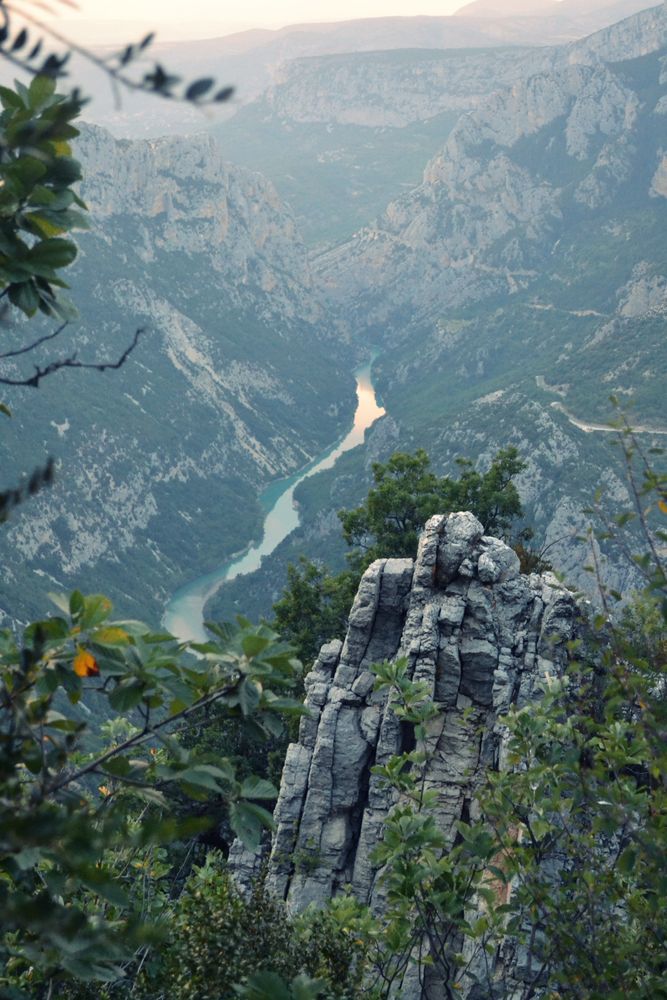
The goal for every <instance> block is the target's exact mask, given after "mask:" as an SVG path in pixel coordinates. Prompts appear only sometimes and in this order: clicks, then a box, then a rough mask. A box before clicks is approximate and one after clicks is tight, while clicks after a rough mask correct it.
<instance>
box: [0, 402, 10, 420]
mask: <svg viewBox="0 0 667 1000" xmlns="http://www.w3.org/2000/svg"><path fill="white" fill-rule="evenodd" d="M0 413H4V414H5V416H6V417H11V415H12V411H11V410H10V409H9V407H8V406H5V404H4V403H0Z"/></svg>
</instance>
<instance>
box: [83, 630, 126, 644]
mask: <svg viewBox="0 0 667 1000" xmlns="http://www.w3.org/2000/svg"><path fill="white" fill-rule="evenodd" d="M90 638H91V639H92V640H93V642H99V643H100V645H101V646H127V645H128V643H129V641H130V637H129V635H128V634H127V632H125V631H124V629H122V628H115V627H112V626H109V628H100V629H98V630H97V631H96V632H93V633H92V634H91V637H90Z"/></svg>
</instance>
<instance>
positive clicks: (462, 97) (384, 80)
mask: <svg viewBox="0 0 667 1000" xmlns="http://www.w3.org/2000/svg"><path fill="white" fill-rule="evenodd" d="M548 58H549V56H548V55H547V54H546V53H545V52H544V51H543V50H540V49H529V48H520V47H512V48H498V49H471V50H468V49H464V50H462V51H457V50H455V49H449V50H444V51H437V50H432V51H429V50H424V51H419V50H416V51H415V50H414V49H408V50H398V51H389V52H367V53H363V54H360V53H353V54H346V55H334V56H325V57H319V58H311V59H298V60H295V61H294V62H291V63H288V64H287V65H285V66H284V67H282V68H281V70H280V72H279V73H278V74H277V77H276V80H275V83H274V85H273V86H272V87H271V89H270V90H269V91H268V93H267V95H266V103H267V105H268V108H270V110H271V113H272V114H274V115H276V116H278V117H280V118H281V119H289V120H291V121H294V122H302V123H305V122H311V123H314V122H324V123H327V124H337V125H360V126H366V127H371V128H386V127H389V128H404V127H405V126H406V125H409V124H410V123H413V122H417V121H424V120H425V119H427V118H433V117H435V116H436V115H439V114H442V112H444V111H458V112H462V111H470V110H471V109H472V108H475V107H478V106H479V105H480V104H482V103H483V102H484V100H485V99H487V98H488V97H489V95H490V94H491V93H493V91H494V90H500V89H503V88H505V87H507V86H510V85H511V84H512V83H513V82H514V81H515V80H516V79H517V76H519V77H520V76H527V75H529V74H530V73H531V72H536V71H537V69H539V68H541V67H543V65H544V62H545V59H548Z"/></svg>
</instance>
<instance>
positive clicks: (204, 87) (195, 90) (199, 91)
mask: <svg viewBox="0 0 667 1000" xmlns="http://www.w3.org/2000/svg"><path fill="white" fill-rule="evenodd" d="M214 86H215V80H214V79H213V77H203V78H202V79H201V80H195V81H194V83H191V84H190V86H189V87H188V89H187V90H186V92H185V100H186V101H197V100H199V98H200V97H203V96H204V94H206V93H207V92H208V91H209V90H210V89H211V88H212V87H214Z"/></svg>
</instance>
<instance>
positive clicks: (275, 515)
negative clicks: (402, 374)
mask: <svg viewBox="0 0 667 1000" xmlns="http://www.w3.org/2000/svg"><path fill="white" fill-rule="evenodd" d="M371 364H372V362H371V361H369V362H367V363H366V364H365V365H362V366H361V367H360V368H358V369H357V370H356V371H355V373H354V374H355V378H356V380H357V408H356V410H355V414H354V423H353V425H352V428H351V429H350V430H349V431H348V433H347V434H346V435H345V437H344V438H342V440H340V441H339V442H338V444H335V445H333V446H332V447H331V448H329V449H328V450H327V451H325V452H324V453H323V454H322V455H320V456H319V457H318V458H315V459H313V461H312V462H310V463H309V464H308V465H306V466H305V467H304V468H303V469H301V470H300V471H299V472H297V473H296V474H295V475H294V476H291V477H290V478H289V479H280V480H277V481H276V482H275V483H271V484H270V485H269V486H267V488H266V489H265V490H264V491H263V493H261V494H260V497H259V501H260V503H261V505H262V509H263V510H264V511H266V517H265V518H264V531H263V535H262V539H261V541H260V542H258V543H255V544H253V545H251V546H250V547H249V548H248V549H247V550H246V551H245V552H244V553H243V554H242V555H238V556H235V557H234V558H232V559H231V560H230V561H229V562H226V563H224V564H223V565H222V566H219V567H218V568H217V569H214V570H213V571H212V572H211V573H207V574H206V575H205V576H200V577H198V579H196V580H193V581H192V583H188V584H186V585H185V586H183V587H181V588H180V590H177V591H176V593H175V594H174V595H173V597H172V598H171V600H170V601H169V603H168V604H167V606H166V608H165V613H164V617H163V620H162V623H163V625H164V626H165V628H166V629H167V631H168V632H170V633H171V634H172V635H175V636H176V637H177V638H178V639H180V640H181V641H183V642H186V641H193V642H205V641H206V638H207V636H206V633H205V630H204V608H205V605H206V603H207V601H209V600H210V599H211V598H212V597H213V595H214V594H215V593H216V592H217V591H218V590H219V589H220V587H222V585H223V583H226V582H227V581H228V580H234V579H236V577H237V576H244V575H245V574H247V573H254V572H255V570H257V569H259V567H260V564H261V562H262V559H263V558H264V556H268V555H270V554H271V553H272V552H273V550H274V549H275V548H276V547H277V546H278V545H280V543H281V542H282V541H283V539H285V538H287V536H288V535H289V534H291V532H292V531H294V529H295V528H297V527H298V526H299V511H298V508H297V507H296V506H295V504H294V491H295V489H296V488H297V486H298V485H299V483H302V482H303V481H304V479H308V478H309V477H310V476H314V475H316V474H317V473H318V472H324V470H325V469H330V468H332V466H333V465H335V463H336V462H337V460H338V459H339V458H340V456H341V455H342V454H344V452H346V451H349V450H350V449H351V448H356V446H357V445H358V444H362V442H363V440H364V434H365V432H366V431H367V430H368V428H369V427H370V426H371V425H372V424H374V423H375V421H376V420H378V419H379V418H380V417H381V416H383V415H384V413H385V411H384V409H383V408H382V407H381V406H380V405H379V404H378V401H377V399H376V396H375V388H374V386H373V382H372V378H371Z"/></svg>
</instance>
